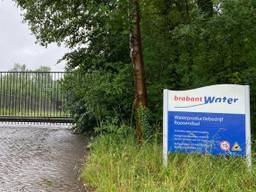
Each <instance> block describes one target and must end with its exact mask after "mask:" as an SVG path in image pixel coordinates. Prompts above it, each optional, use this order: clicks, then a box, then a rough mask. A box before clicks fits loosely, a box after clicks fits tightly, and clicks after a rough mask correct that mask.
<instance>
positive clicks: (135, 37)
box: [130, 0, 147, 143]
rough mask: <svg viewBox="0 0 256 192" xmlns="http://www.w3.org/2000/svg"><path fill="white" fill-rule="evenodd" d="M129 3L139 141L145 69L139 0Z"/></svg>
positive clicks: (144, 98) (144, 100) (145, 96)
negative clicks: (139, 110) (140, 109)
mask: <svg viewBox="0 0 256 192" xmlns="http://www.w3.org/2000/svg"><path fill="white" fill-rule="evenodd" d="M130 3H131V12H130V13H131V14H130V17H131V18H130V21H131V26H130V27H131V28H130V35H131V37H130V51H131V53H130V54H131V60H132V64H133V74H134V83H135V101H134V107H135V121H136V134H137V139H138V141H139V143H142V142H143V140H144V139H143V127H142V125H141V121H140V116H139V114H138V109H139V108H140V107H147V91H146V85H145V71H144V61H143V53H142V42H141V30H140V6H139V0H130Z"/></svg>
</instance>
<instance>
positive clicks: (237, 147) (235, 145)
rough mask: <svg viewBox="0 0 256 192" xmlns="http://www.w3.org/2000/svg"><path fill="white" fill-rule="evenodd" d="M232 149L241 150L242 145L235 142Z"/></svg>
mask: <svg viewBox="0 0 256 192" xmlns="http://www.w3.org/2000/svg"><path fill="white" fill-rule="evenodd" d="M232 151H241V147H240V145H239V144H238V143H235V144H234V146H233V147H232Z"/></svg>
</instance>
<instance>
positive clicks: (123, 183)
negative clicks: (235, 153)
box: [81, 131, 256, 192]
mask: <svg viewBox="0 0 256 192" xmlns="http://www.w3.org/2000/svg"><path fill="white" fill-rule="evenodd" d="M169 158H170V159H169V164H168V167H167V168H165V167H163V165H162V147H161V145H160V144H158V143H157V142H153V143H147V144H144V145H143V146H138V145H137V143H136V141H135V140H134V137H133V134H132V133H125V134H123V133H122V131H121V134H120V133H110V134H106V135H101V136H99V137H97V138H96V139H95V141H94V142H93V143H92V147H91V152H90V155H89V157H88V159H87V162H86V164H85V166H84V168H83V170H82V175H81V178H82V179H83V181H84V182H85V183H87V184H88V185H89V186H90V187H92V188H93V189H95V190H96V191H98V192H109V191H111V192H112V191H113V192H115V191H118V192H142V191H145V192H206V191H207V192H208V191H210V192H247V191H248V192H249V191H251V192H255V191H256V177H255V176H256V168H255V167H253V170H252V172H251V173H249V172H248V169H247V167H246V163H245V160H244V159H242V158H227V157H226V158H225V157H216V156H210V155H204V156H203V155H180V154H172V155H170V157H169ZM254 158H255V157H254ZM254 164H255V159H254Z"/></svg>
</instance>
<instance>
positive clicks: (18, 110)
mask: <svg viewBox="0 0 256 192" xmlns="http://www.w3.org/2000/svg"><path fill="white" fill-rule="evenodd" d="M64 76H65V72H0V121H2V122H3V121H5V122H52V123H71V122H72V119H71V118H70V115H69V113H68V112H67V111H66V110H65V102H66V100H67V94H66V93H65V91H64V90H63V78H64Z"/></svg>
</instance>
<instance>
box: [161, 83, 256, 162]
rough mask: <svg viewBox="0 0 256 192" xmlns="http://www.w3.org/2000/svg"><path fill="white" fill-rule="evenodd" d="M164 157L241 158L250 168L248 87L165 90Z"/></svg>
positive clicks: (230, 86)
mask: <svg viewBox="0 0 256 192" xmlns="http://www.w3.org/2000/svg"><path fill="white" fill-rule="evenodd" d="M163 99H164V107H163V153H164V163H165V164H167V160H168V159H167V158H168V154H169V153H200V154H206V153H207V154H213V155H228V156H244V157H247V160H248V165H249V166H251V128H250V97H249V86H242V85H212V86H207V87H202V88H198V89H193V90H186V91H172V90H164V98H163Z"/></svg>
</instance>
